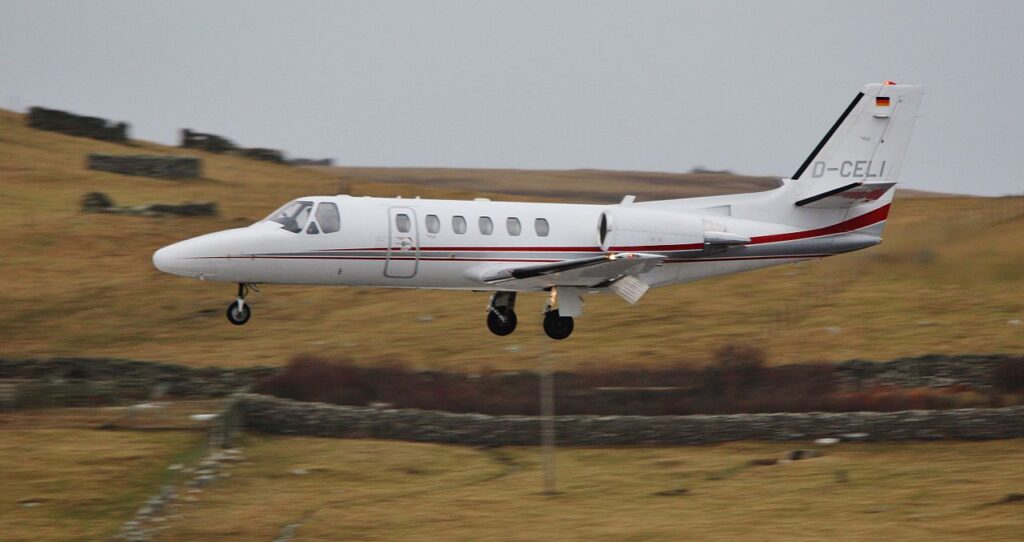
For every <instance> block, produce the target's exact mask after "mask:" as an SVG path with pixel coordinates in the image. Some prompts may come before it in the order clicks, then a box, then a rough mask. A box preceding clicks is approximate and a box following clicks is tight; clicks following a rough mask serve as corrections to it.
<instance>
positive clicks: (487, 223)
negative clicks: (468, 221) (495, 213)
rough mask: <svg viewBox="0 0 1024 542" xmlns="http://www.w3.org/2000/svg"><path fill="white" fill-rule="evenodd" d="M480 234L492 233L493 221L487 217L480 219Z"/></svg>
mask: <svg viewBox="0 0 1024 542" xmlns="http://www.w3.org/2000/svg"><path fill="white" fill-rule="evenodd" d="M480 233H482V234H484V235H490V234H492V233H494V221H493V220H491V217H489V216H482V217H480Z"/></svg>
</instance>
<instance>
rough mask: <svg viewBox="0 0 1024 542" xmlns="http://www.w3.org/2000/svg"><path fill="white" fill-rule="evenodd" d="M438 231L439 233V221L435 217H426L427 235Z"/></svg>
mask: <svg viewBox="0 0 1024 542" xmlns="http://www.w3.org/2000/svg"><path fill="white" fill-rule="evenodd" d="M439 231H441V219H440V218H437V215H427V233H437V232H439Z"/></svg>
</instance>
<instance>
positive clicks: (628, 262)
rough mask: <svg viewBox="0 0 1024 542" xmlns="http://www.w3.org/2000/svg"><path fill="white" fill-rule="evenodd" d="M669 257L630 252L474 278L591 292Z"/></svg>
mask: <svg viewBox="0 0 1024 542" xmlns="http://www.w3.org/2000/svg"><path fill="white" fill-rule="evenodd" d="M664 259H665V256H663V255H661V254H644V253H641V252H626V253H618V254H602V255H601V256H594V257H589V258H579V259H575V260H562V261H560V262H551V263H541V264H526V265H519V266H488V267H486V268H481V269H477V270H475V272H474V273H473V275H475V278H477V279H478V280H480V281H481V282H485V283H487V284H509V283H514V284H516V286H519V287H526V288H546V287H550V286H576V287H586V288H591V287H595V286H604V285H610V284H612V283H614V282H616V281H618V280H621V279H622V278H624V277H631V276H634V275H639V274H640V273H644V272H646V271H649V270H651V269H653V268H654V267H655V266H657V265H658V264H659V263H661V261H662V260H664Z"/></svg>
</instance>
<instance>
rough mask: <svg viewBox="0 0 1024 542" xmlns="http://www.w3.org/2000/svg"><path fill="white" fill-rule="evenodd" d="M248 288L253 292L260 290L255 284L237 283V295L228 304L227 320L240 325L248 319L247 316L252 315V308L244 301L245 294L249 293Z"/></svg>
mask: <svg viewBox="0 0 1024 542" xmlns="http://www.w3.org/2000/svg"><path fill="white" fill-rule="evenodd" d="M249 290H252V291H254V292H259V291H260V290H259V288H257V287H256V285H255V284H246V283H243V282H239V283H238V297H237V298H236V299H235V300H234V301H232V302H231V304H230V305H228V311H227V313H228V322H231V323H232V324H235V325H236V326H240V325H242V324H244V323H246V322H248V321H249V317H251V316H252V309H250V308H249V305H248V304H247V303H246V302H245V296H247V295H249Z"/></svg>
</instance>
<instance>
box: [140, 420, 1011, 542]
mask: <svg viewBox="0 0 1024 542" xmlns="http://www.w3.org/2000/svg"><path fill="white" fill-rule="evenodd" d="M1020 446H1021V442H1019V441H998V442H988V443H963V442H960V443H950V442H942V443H909V444H844V445H840V446H839V447H836V448H829V449H827V450H825V452H826V454H827V455H826V456H824V457H820V458H815V459H808V460H804V461H798V462H791V463H782V464H777V465H770V466H752V465H751V463H750V462H751V461H752V460H760V459H771V458H779V457H781V456H782V455H783V454H784V453H785V451H786V450H788V449H792V448H793V445H792V444H784V443H751V442H740V443H730V444H723V445H717V446H692V447H682V448H633V449H601V448H590V449H579V448H576V449H574V448H563V449H560V450H559V452H558V455H557V465H558V489H559V491H560V494H559V495H557V496H554V497H545V496H542V495H541V494H540V490H541V487H540V485H541V465H540V456H539V452H538V450H537V449H535V448H500V449H494V450H480V449H472V448H466V447H457V446H440V445H433V444H415V443H398V442H382V441H373V440H335V439H315V438H301V437H288V438H282V437H266V436H252V437H249V438H248V439H247V442H246V446H245V450H246V456H247V457H248V459H249V461H248V462H246V463H244V464H241V465H240V466H238V467H236V468H234V469H233V470H232V477H231V478H229V479H227V480H224V481H220V482H218V483H217V484H215V485H213V486H210V488H209V489H208V490H207V491H206V492H205V493H204V494H203V495H202V503H201V504H199V503H197V504H194V505H186V506H184V507H182V508H181V509H179V510H178V513H180V514H181V515H180V516H179V517H176V518H172V519H170V520H169V521H168V523H167V529H166V530H165V531H163V532H162V533H161V535H160V538H158V539H159V540H186V539H187V540H272V539H274V538H275V537H277V536H278V535H279V534H281V533H282V532H285V526H287V525H296V526H297V528H295V529H294V538H293V539H294V540H296V541H303V540H309V541H312V540H423V539H442V540H691V539H694V540H737V539H743V540H879V539H888V540H935V539H968V538H970V539H984V540H1009V539H1012V538H1014V537H1017V536H1018V535H1019V533H1020V532H1021V529H1022V528H1024V522H1022V517H1021V514H1020V507H1021V506H1024V504H1021V503H1007V504H992V503H994V502H995V501H998V500H999V499H1001V498H1002V497H1003V496H1004V495H1006V494H1008V493H1011V492H1019V491H1020V488H1021V484H1024V471H1022V470H1021V469H1020V468H1019V465H1018V459H1019V458H1018V455H1019V451H1020ZM680 488H683V489H685V490H686V493H685V494H683V495H671V492H672V491H673V490H677V489H680ZM662 492H668V493H669V495H658V493H662Z"/></svg>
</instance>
